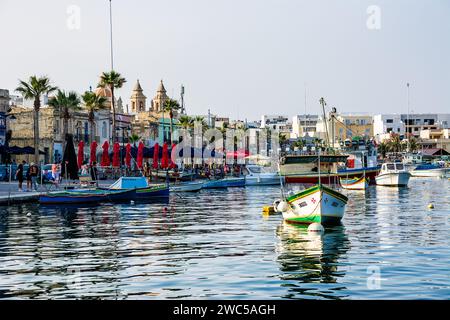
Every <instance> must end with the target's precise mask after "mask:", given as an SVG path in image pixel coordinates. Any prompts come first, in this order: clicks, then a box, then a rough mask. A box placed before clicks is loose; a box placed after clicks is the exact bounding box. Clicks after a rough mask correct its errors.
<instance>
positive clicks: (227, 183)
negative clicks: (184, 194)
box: [202, 177, 245, 189]
mask: <svg viewBox="0 0 450 320" xmlns="http://www.w3.org/2000/svg"><path fill="white" fill-rule="evenodd" d="M231 187H245V178H243V177H241V178H234V177H232V178H224V179H218V180H208V181H205V182H203V187H202V188H203V189H221V188H231Z"/></svg>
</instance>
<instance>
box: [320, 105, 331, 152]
mask: <svg viewBox="0 0 450 320" xmlns="http://www.w3.org/2000/svg"><path fill="white" fill-rule="evenodd" d="M319 102H320V104H321V105H322V111H323V123H324V124H325V132H326V135H327V144H326V149H325V151H326V152H328V144H329V143H330V136H329V135H328V123H327V115H326V114H325V106H326V105H327V103H326V102H325V99H324V98H323V97H322V98H320V100H319Z"/></svg>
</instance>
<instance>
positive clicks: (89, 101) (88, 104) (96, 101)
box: [81, 91, 107, 143]
mask: <svg viewBox="0 0 450 320" xmlns="http://www.w3.org/2000/svg"><path fill="white" fill-rule="evenodd" d="M81 99H83V102H84V106H85V108H86V110H87V112H88V121H89V124H90V127H91V134H90V136H91V138H90V141H89V143H92V142H93V141H94V140H95V113H96V112H97V111H99V110H102V109H105V108H107V105H106V98H105V97H102V96H98V95H96V94H95V93H94V92H92V91H86V92H85V93H84V94H83V95H82V96H81Z"/></svg>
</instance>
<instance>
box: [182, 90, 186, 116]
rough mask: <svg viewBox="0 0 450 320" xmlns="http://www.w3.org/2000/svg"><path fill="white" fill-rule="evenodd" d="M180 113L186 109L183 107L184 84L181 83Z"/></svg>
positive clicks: (183, 112)
mask: <svg viewBox="0 0 450 320" xmlns="http://www.w3.org/2000/svg"><path fill="white" fill-rule="evenodd" d="M181 114H186V109H185V107H184V86H183V85H181Z"/></svg>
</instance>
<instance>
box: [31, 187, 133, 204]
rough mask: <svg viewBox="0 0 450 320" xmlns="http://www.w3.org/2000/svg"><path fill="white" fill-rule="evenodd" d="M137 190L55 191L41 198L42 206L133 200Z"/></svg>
mask: <svg viewBox="0 0 450 320" xmlns="http://www.w3.org/2000/svg"><path fill="white" fill-rule="evenodd" d="M135 196H136V190H134V189H133V190H131V189H130V190H101V189H74V190H66V191H54V192H48V193H46V194H42V195H40V196H39V203H41V204H89V203H102V202H123V201H130V200H133V199H134V198H135Z"/></svg>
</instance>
